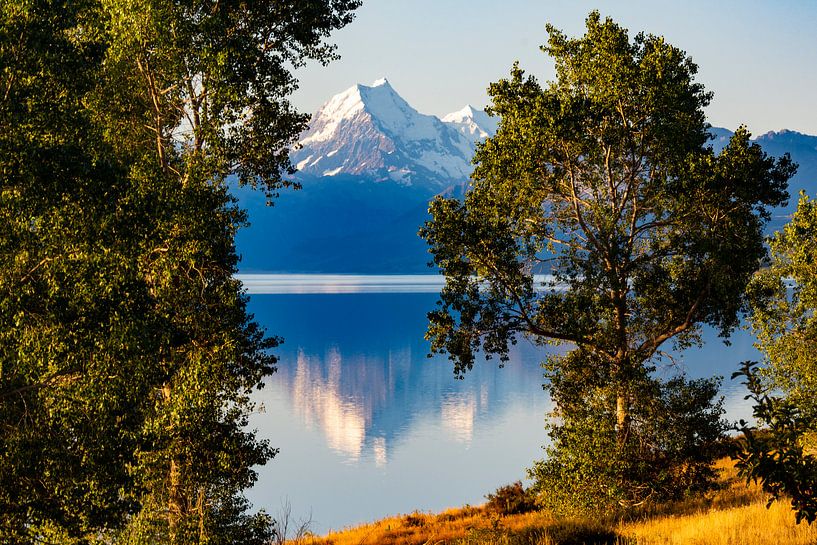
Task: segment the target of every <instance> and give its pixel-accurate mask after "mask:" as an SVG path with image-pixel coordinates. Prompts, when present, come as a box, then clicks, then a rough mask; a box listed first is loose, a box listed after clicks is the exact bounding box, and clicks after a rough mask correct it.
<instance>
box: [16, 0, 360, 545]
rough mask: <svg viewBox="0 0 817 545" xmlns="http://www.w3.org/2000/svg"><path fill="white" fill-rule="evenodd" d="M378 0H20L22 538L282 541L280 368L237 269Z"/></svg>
mask: <svg viewBox="0 0 817 545" xmlns="http://www.w3.org/2000/svg"><path fill="white" fill-rule="evenodd" d="M357 5H358V2H357V1H353V0H350V1H344V0H339V1H332V0H328V1H317V2H285V3H280V2H278V3H274V4H269V3H262V4H258V5H255V4H253V5H248V4H246V3H243V2H221V1H219V2H207V1H205V2H201V1H198V0H189V1H188V0H179V1H174V2H159V1H156V2H149V1H138V0H134V1H130V0H80V1H72V2H65V1H60V0H10V1H8V2H4V3H2V7H0V293H2V295H0V541H2V542H13V543H29V542H49V543H89V542H96V541H100V542H105V543H110V542H119V543H151V544H158V543H185V544H187V543H204V542H208V543H266V542H268V541H269V540H270V539H271V538H272V536H273V528H272V523H271V520H270V519H269V517H268V516H267V515H265V514H264V513H258V514H252V513H251V512H250V511H249V507H250V506H249V504H248V502H247V501H246V499H244V498H243V496H242V491H243V490H244V489H245V488H246V487H247V486H249V485H251V484H252V483H253V482H254V480H255V477H256V474H255V470H254V469H253V468H254V466H257V465H260V464H263V463H265V462H266V461H268V460H269V459H270V458H271V457H272V455H273V454H274V453H275V451H274V449H272V448H270V447H269V445H268V444H267V443H266V442H264V441H259V440H258V439H257V438H256V437H255V434H254V433H253V432H251V431H249V430H247V427H246V426H247V418H248V415H249V413H250V411H251V410H252V408H253V405H252V403H251V400H250V397H249V394H250V392H251V391H252V390H253V389H254V388H256V387H260V386H261V384H262V381H263V379H264V377H265V376H267V375H269V374H270V373H271V372H273V371H274V365H275V358H274V357H273V356H272V355H271V354H270V353H269V350H270V349H271V348H273V347H274V346H275V345H276V344H277V342H278V340H277V339H276V338H268V337H266V336H265V334H264V332H263V331H262V330H261V329H260V328H259V326H258V325H257V324H256V323H255V322H253V321H252V317H251V316H249V315H248V314H247V311H246V303H247V300H246V296H244V295H243V294H242V290H241V285H240V283H239V282H237V281H236V280H234V279H233V273H234V272H235V270H236V263H237V260H238V258H237V256H236V254H235V247H234V235H235V232H236V229H238V228H239V227H240V226H241V225H242V224H243V223H244V220H245V218H244V214H243V212H242V211H240V210H238V209H237V208H236V206H235V204H234V201H233V199H232V198H231V197H230V196H229V194H228V192H227V188H226V183H225V177H226V176H227V175H228V174H231V173H233V172H235V173H237V174H238V175H239V177H240V178H241V179H242V180H243V181H244V182H247V183H253V184H259V185H261V186H263V187H265V188H266V189H267V191H268V192H270V193H272V192H274V190H275V189H276V188H278V187H281V185H282V184H284V183H285V181H284V180H283V177H282V176H283V174H285V173H286V172H287V171H288V170H290V166H289V163H288V160H287V150H286V146H287V143H289V142H291V141H292V140H293V139H294V138H295V136H296V135H297V133H298V132H299V130H300V129H301V128H302V124H303V122H304V117H303V116H302V115H301V114H298V113H297V112H294V111H293V110H292V108H291V106H290V105H289V103H288V102H287V100H286V97H287V95H288V94H289V93H290V92H291V91H292V90H293V88H294V86H295V83H296V82H295V80H294V78H293V77H292V75H291V73H290V71H289V70H290V69H291V67H293V66H299V65H300V64H302V63H303V62H304V61H306V60H308V59H313V60H317V61H319V62H326V61H328V60H330V59H331V58H333V57H334V53H333V48H332V47H331V46H330V45H327V44H325V43H324V42H323V39H324V38H325V37H326V36H327V35H328V33H329V32H330V31H331V30H332V29H334V28H338V27H340V26H343V25H344V24H346V23H348V22H349V20H350V19H351V10H353V9H354V8H355V7H357Z"/></svg>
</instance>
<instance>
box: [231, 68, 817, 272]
mask: <svg viewBox="0 0 817 545" xmlns="http://www.w3.org/2000/svg"><path fill="white" fill-rule="evenodd" d="M496 129H497V119H496V118H492V117H490V116H488V115H487V114H486V113H485V112H484V111H482V110H480V109H477V108H474V107H472V106H470V105H468V106H465V107H464V108H463V109H461V110H459V111H457V112H452V113H450V114H448V115H446V116H443V117H442V118H441V119H440V118H437V117H436V116H433V115H425V114H421V113H419V112H418V111H417V110H415V109H414V108H413V107H411V105H409V104H408V103H407V102H406V101H405V100H404V99H403V98H402V97H401V96H400V95H399V94H397V92H396V91H395V90H394V89H393V88H392V86H391V84H389V82H388V81H387V80H386V79H385V78H384V79H380V80H377V81H376V82H374V83H373V84H372V85H371V86H366V85H354V86H352V87H350V88H349V89H347V90H345V91H343V92H342V93H339V94H337V95H335V96H333V97H332V98H330V99H329V100H328V101H327V102H326V103H325V104H324V105H323V106H321V108H320V109H319V110H318V111H317V112H315V114H313V116H312V119H311V121H310V123H309V129H308V130H307V131H306V132H304V133H303V134H301V136H300V138H299V143H300V149H298V150H296V151H295V152H293V153H292V156H291V159H292V163H293V164H294V165H296V166H297V168H298V170H299V172H298V174H296V176H295V177H296V179H297V180H298V181H299V182H300V183H301V185H302V189H301V190H299V191H284V192H282V195H281V197H280V198H279V199H278V200H276V201H275V205H274V206H272V207H269V206H266V203H265V198H264V196H263V195H262V194H261V193H260V192H254V191H252V190H248V189H237V190H235V194H236V196H237V197H238V199H239V203H240V205H241V206H242V207H244V208H246V209H247V210H248V212H249V218H250V222H251V224H252V225H251V226H250V227H249V228H245V229H243V230H241V231H239V234H238V237H237V245H238V251H239V253H240V254H241V255H242V261H241V264H240V269H241V271H242V272H278V273H284V272H286V273H359V274H389V273H406V274H408V273H430V272H432V269H430V268H429V267H428V265H427V263H428V261H429V260H430V255H429V254H428V252H427V250H426V245H425V242H424V241H422V240H421V239H420V238H419V237H418V236H417V230H418V229H419V227H420V225H422V223H423V222H424V221H426V219H427V218H428V212H427V208H428V201H429V200H430V199H431V198H433V197H434V196H435V195H438V194H448V195H461V194H462V193H463V191H464V188H465V186H466V184H467V181H468V178H469V175H470V173H471V169H472V165H471V158H472V157H473V154H474V150H475V148H476V143H477V142H478V141H481V140H484V139H485V138H487V137H490V136H492V135H493V134H494V133H495V132H496ZM711 132H712V134H713V137H714V139H713V142H712V145H713V147H714V148H715V149H716V150H719V149H721V148H722V147H723V146H724V145H726V143H727V142H728V140H729V137H730V136H731V135H732V132H731V131H729V130H727V129H722V128H712V129H711ZM756 141H757V142H758V143H759V144H761V145H762V146H763V148H764V150H765V151H766V152H767V153H769V154H770V155H773V156H780V155H782V154H783V153H785V152H789V153H790V154H791V155H792V158H793V159H794V160H795V161H796V162H797V163H799V164H800V168H799V170H798V173H797V175H796V176H795V177H794V178H793V179H792V180H791V181H790V193H791V194H792V195H794V198H793V199H791V200H790V202H789V205H788V206H787V207H784V208H781V209H780V210H778V211H777V212H776V214H775V219H774V221H773V222H772V225H771V226H770V228H771V229H776V228H779V226H780V225H782V224H783V223H785V221H786V218H787V216H788V215H789V214H790V213H791V211H792V210H794V208H795V207H796V204H797V198H796V197H797V194H798V192H799V191H800V190H801V189H805V190H806V191H807V192H808V193H809V194H811V195H813V194H814V193H815V190H817V136H809V135H804V134H800V133H797V132H794V131H787V130H783V131H780V132H770V133H767V134H764V135H761V136H759V137H757V138H756Z"/></svg>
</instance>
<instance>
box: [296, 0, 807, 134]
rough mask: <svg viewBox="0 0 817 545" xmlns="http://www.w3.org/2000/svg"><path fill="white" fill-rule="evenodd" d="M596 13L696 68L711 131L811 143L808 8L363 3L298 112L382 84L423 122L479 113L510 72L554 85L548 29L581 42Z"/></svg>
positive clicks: (511, 0) (743, 2)
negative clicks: (517, 68) (659, 41)
mask: <svg viewBox="0 0 817 545" xmlns="http://www.w3.org/2000/svg"><path fill="white" fill-rule="evenodd" d="M592 9H598V10H599V11H600V12H601V14H602V16H612V17H613V18H614V19H615V20H616V21H617V22H618V23H620V24H622V25H623V26H625V27H626V28H628V29H629V30H630V33H631V35H634V34H635V33H636V32H637V31H640V30H644V31H647V32H649V33H652V34H658V35H663V36H664V37H665V38H666V39H667V41H669V42H670V43H672V44H673V45H675V46H677V47H680V48H681V49H684V50H685V51H686V52H687V54H689V55H690V56H692V58H693V60H694V61H695V62H696V63H697V64H698V66H699V68H700V71H699V74H698V81H700V82H702V83H703V84H704V85H705V86H706V88H707V89H708V90H710V91H714V93H715V98H714V100H713V102H712V104H711V105H710V107H709V109H708V112H707V113H708V115H709V121H710V123H712V124H713V125H715V126H721V127H727V128H730V129H734V128H735V127H737V126H738V125H739V124H740V123H745V124H746V125H747V126H748V127H749V130H750V131H752V133H753V134H755V135H759V134H762V133H765V132H767V131H770V130H779V129H783V128H787V129H792V130H797V131H800V132H805V133H808V134H812V135H817V92H816V91H817V1H814V0H778V1H772V0H767V1H760V0H718V1H711V0H710V1H702V0H687V1H675V2H668V1H658V0H653V1H643V0H631V1H625V0H619V1H612V0H608V1H603V0H596V1H595V2H586V1H576V0H573V1H569V0H541V1H534V0H504V1H503V0H492V1H487V0H364V5H363V6H362V7H361V8H360V9H359V10H358V13H357V18H356V20H355V21H354V22H353V23H352V24H351V25H349V26H348V27H347V28H345V29H343V30H341V31H340V32H336V33H335V34H334V36H333V37H334V42H335V43H337V44H338V46H339V53H340V54H341V55H342V57H343V58H342V59H341V60H340V61H337V62H334V63H332V64H330V65H329V66H327V67H319V66H311V67H309V68H306V69H304V70H301V71H299V73H298V75H299V78H300V80H301V89H300V90H299V91H298V92H297V94H296V95H295V97H294V101H295V104H296V105H297V106H298V107H299V108H300V109H302V110H304V111H308V112H312V111H314V110H316V109H317V108H318V107H319V106H320V105H321V104H322V103H323V102H324V101H325V100H326V99H328V98H329V97H330V96H331V95H333V94H335V93H337V92H340V91H342V90H344V89H346V88H348V87H350V86H351V85H353V84H355V83H364V84H370V83H371V82H373V81H374V80H376V79H378V78H380V77H382V76H385V77H387V78H388V79H389V81H390V82H391V84H392V86H393V87H394V88H395V89H396V90H397V92H399V93H400V94H401V95H402V96H403V97H404V98H405V99H406V100H407V101H408V102H409V103H411V104H412V105H413V106H414V107H415V108H417V109H418V110H419V111H420V112H422V113H428V114H435V115H443V114H446V113H448V112H451V111H454V110H458V109H460V108H461V107H462V106H464V105H465V104H466V103H471V104H473V105H474V106H478V107H483V106H485V104H487V101H488V97H487V95H486V93H485V89H486V87H487V86H488V83H489V82H491V81H495V80H497V79H499V78H501V77H505V76H506V75H507V74H508V73H509V71H510V67H511V65H512V64H513V62H514V61H515V60H519V61H520V63H521V66H522V68H524V69H525V70H527V71H528V72H529V73H533V74H535V75H536V76H537V77H539V78H540V79H541V80H547V79H551V78H552V77H553V70H552V63H551V62H550V60H549V59H548V58H547V56H546V55H545V54H544V53H541V52H540V51H539V46H540V45H541V44H543V43H545V41H546V33H545V30H544V25H545V23H546V22H550V23H553V24H554V25H556V26H557V27H558V28H560V29H562V30H564V31H565V32H567V33H568V34H569V35H572V36H577V35H580V34H582V33H583V29H584V19H585V17H586V16H587V13H588V12H589V11H590V10H592Z"/></svg>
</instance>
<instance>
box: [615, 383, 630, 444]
mask: <svg viewBox="0 0 817 545" xmlns="http://www.w3.org/2000/svg"><path fill="white" fill-rule="evenodd" d="M629 431H630V400H629V399H628V396H627V395H626V393H624V392H619V393H618V395H617V396H616V441H617V442H618V446H622V445H624V444H625V443H626V442H627V435H628V434H629Z"/></svg>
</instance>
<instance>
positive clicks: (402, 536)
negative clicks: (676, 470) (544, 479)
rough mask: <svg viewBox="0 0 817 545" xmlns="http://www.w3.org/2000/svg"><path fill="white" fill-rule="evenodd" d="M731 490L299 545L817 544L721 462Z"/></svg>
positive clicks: (436, 523)
mask: <svg viewBox="0 0 817 545" xmlns="http://www.w3.org/2000/svg"><path fill="white" fill-rule="evenodd" d="M718 469H719V470H720V472H721V480H722V481H723V484H724V486H723V488H722V489H721V490H718V491H717V492H715V493H713V494H711V495H709V496H708V497H705V498H698V499H695V500H688V501H684V502H678V503H674V504H670V505H664V506H660V507H658V508H656V509H654V510H653V511H652V512H650V513H647V514H644V515H643V516H641V517H640V518H639V519H638V520H630V521H625V522H618V523H616V522H605V521H603V520H597V521H594V520H578V519H562V518H555V517H553V516H551V515H550V514H548V513H545V512H533V513H525V514H519V515H507V516H500V515H498V514H496V513H493V512H491V511H489V510H487V509H486V508H485V507H472V506H466V507H462V508H459V509H450V510H447V511H444V512H442V513H439V514H430V513H419V512H417V513H411V514H408V515H399V516H395V517H389V518H386V519H382V520H379V521H376V522H372V523H369V524H364V525H361V526H357V527H354V528H347V529H344V530H341V531H338V532H330V533H328V534H327V535H325V536H307V537H306V538H303V539H301V540H298V541H297V542H290V543H292V545H436V544H439V545H442V544H451V545H489V544H497V545H591V544H598V545H676V544H679V545H680V544H690V545H815V544H817V524H815V525H814V526H808V525H807V524H805V523H802V524H800V525H797V524H796V523H795V521H794V515H793V513H792V512H791V510H790V508H789V506H788V504H787V503H786V502H776V503H774V504H772V506H771V508H769V509H766V497H765V495H764V494H763V493H762V491H760V490H759V488H758V487H756V486H750V487H747V486H746V485H745V484H744V483H743V482H742V481H740V480H738V479H737V477H736V475H735V470H734V468H733V466H732V464H731V462H729V461H726V460H723V461H721V462H719V464H718Z"/></svg>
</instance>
